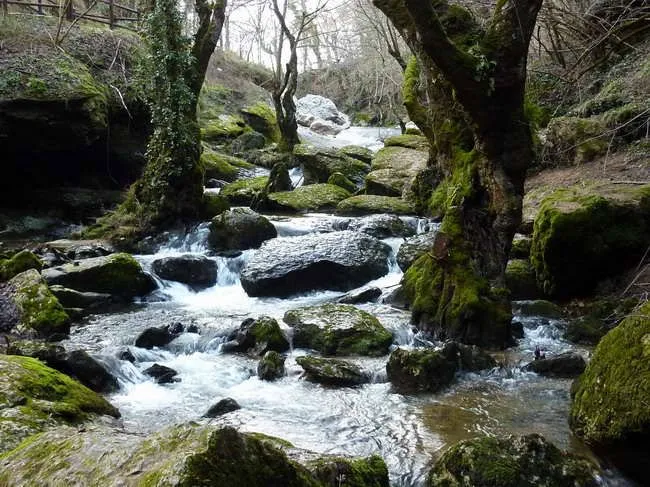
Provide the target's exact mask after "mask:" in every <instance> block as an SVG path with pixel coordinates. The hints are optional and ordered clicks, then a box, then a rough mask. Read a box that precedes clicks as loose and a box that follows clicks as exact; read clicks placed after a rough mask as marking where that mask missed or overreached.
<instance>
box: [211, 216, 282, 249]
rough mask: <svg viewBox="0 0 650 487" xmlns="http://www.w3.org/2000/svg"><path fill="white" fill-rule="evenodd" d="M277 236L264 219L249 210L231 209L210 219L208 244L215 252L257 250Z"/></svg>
mask: <svg viewBox="0 0 650 487" xmlns="http://www.w3.org/2000/svg"><path fill="white" fill-rule="evenodd" d="M277 235H278V232H277V230H276V229H275V227H274V226H273V224H272V223H271V222H270V221H269V220H268V219H267V218H266V217H263V216H262V215H260V214H258V213H256V212H254V211H253V210H251V209H249V208H233V209H231V210H228V211H224V212H223V213H222V214H221V215H218V216H216V217H214V218H213V219H212V222H210V234H209V236H208V243H209V244H210V247H211V248H213V249H215V250H234V249H237V250H244V249H252V248H257V247H259V246H260V245H261V244H262V242H264V241H266V240H269V239H271V238H275V237H277Z"/></svg>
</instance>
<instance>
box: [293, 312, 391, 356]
mask: <svg viewBox="0 0 650 487" xmlns="http://www.w3.org/2000/svg"><path fill="white" fill-rule="evenodd" d="M283 320H284V322H285V323H286V324H287V325H289V326H290V327H291V328H293V345H294V346H295V347H299V348H311V349H314V350H318V351H319V352H320V353H322V354H323V355H370V356H379V355H384V354H386V353H388V347H390V345H391V344H392V343H393V335H392V334H391V332H389V331H388V330H387V329H386V328H384V327H383V326H382V325H381V323H379V320H378V319H377V318H375V317H374V316H373V315H371V314H370V313H367V312H366V311H362V310H360V309H358V308H356V307H354V306H351V305H348V304H323V305H319V306H308V307H305V308H299V309H294V310H290V311H287V312H286V313H285V314H284V318H283Z"/></svg>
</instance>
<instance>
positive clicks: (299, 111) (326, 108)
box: [296, 95, 350, 128]
mask: <svg viewBox="0 0 650 487" xmlns="http://www.w3.org/2000/svg"><path fill="white" fill-rule="evenodd" d="M319 119H320V121H329V122H333V124H334V125H338V126H340V127H341V128H347V127H349V126H350V120H349V119H348V116H347V115H345V114H344V113H341V112H339V110H338V108H336V105H335V104H334V102H333V101H332V100H330V99H329V98H325V97H324V96H320V95H305V96H303V97H302V98H300V99H298V100H297V101H296V121H297V122H298V123H299V124H300V125H303V126H305V127H309V126H310V125H312V124H313V123H314V121H316V120H319Z"/></svg>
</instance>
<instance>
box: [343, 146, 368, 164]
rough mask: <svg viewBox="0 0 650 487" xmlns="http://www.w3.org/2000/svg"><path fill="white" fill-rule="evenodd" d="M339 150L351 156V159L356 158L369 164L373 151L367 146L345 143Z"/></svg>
mask: <svg viewBox="0 0 650 487" xmlns="http://www.w3.org/2000/svg"><path fill="white" fill-rule="evenodd" d="M339 151H340V152H341V153H342V154H345V155H346V156H349V157H352V158H353V159H358V160H359V161H361V162H364V163H366V164H370V163H371V162H372V156H373V152H372V151H371V150H370V149H368V148H367V147H361V146H359V145H346V146H345V147H341V148H340V149H339Z"/></svg>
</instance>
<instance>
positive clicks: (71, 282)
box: [43, 254, 156, 298]
mask: <svg viewBox="0 0 650 487" xmlns="http://www.w3.org/2000/svg"><path fill="white" fill-rule="evenodd" d="M43 277H44V278H45V280H46V281H47V283H48V284H59V285H61V286H64V287H68V288H72V289H76V290H78V291H91V292H98V293H108V294H112V295H114V296H119V297H122V298H133V297H135V296H144V295H145V294H148V293H150V292H151V291H153V290H154V289H156V283H155V281H154V280H153V279H152V278H151V276H149V275H148V274H146V273H145V272H144V271H143V270H142V267H141V266H140V264H138V261H136V260H135V259H134V258H133V257H132V256H131V255H129V254H113V255H109V256H106V257H93V258H92V259H83V260H80V261H76V262H74V263H69V264H64V265H62V266H59V267H52V268H50V269H45V270H44V271H43Z"/></svg>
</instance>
